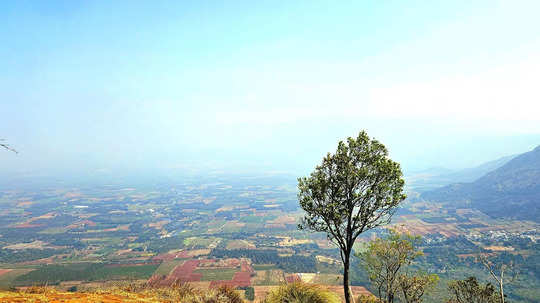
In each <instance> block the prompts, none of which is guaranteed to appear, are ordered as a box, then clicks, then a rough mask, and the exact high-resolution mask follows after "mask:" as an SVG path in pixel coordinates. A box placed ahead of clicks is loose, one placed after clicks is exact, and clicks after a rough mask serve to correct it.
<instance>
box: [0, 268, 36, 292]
mask: <svg viewBox="0 0 540 303" xmlns="http://www.w3.org/2000/svg"><path fill="white" fill-rule="evenodd" d="M32 270H33V269H31V268H27V269H14V270H12V271H10V272H7V273H5V274H3V275H1V276H0V289H9V288H10V287H11V285H12V284H13V281H14V280H15V279H16V278H17V277H19V276H22V275H24V274H27V273H29V272H31V271H32Z"/></svg>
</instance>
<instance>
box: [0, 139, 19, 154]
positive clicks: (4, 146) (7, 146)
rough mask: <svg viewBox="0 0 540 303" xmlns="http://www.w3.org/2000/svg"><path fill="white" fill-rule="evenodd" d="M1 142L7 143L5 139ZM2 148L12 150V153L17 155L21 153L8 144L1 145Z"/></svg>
mask: <svg viewBox="0 0 540 303" xmlns="http://www.w3.org/2000/svg"><path fill="white" fill-rule="evenodd" d="M0 141H5V140H4V139H0ZM0 147H3V148H5V149H7V150H10V151H12V152H14V153H16V154H18V153H19V152H18V151H17V150H15V149H14V148H12V147H11V146H9V145H8V144H6V143H0Z"/></svg>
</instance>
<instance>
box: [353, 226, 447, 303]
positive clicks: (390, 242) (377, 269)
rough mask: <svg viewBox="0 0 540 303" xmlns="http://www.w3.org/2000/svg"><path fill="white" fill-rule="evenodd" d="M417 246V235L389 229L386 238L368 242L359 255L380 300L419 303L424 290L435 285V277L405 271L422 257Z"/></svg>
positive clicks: (391, 302)
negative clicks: (398, 297) (398, 299)
mask: <svg viewBox="0 0 540 303" xmlns="http://www.w3.org/2000/svg"><path fill="white" fill-rule="evenodd" d="M420 243H421V238H420V237H419V236H412V235H411V234H408V233H399V232H397V231H396V230H392V229H391V230H389V234H388V236H387V237H385V238H377V239H375V240H372V241H370V242H369V243H368V244H367V247H366V250H365V251H364V252H362V253H359V254H358V257H360V258H361V259H362V262H363V264H364V266H365V268H366V270H367V272H368V275H369V279H370V280H371V282H372V283H373V284H374V285H375V288H376V289H377V294H378V297H379V299H381V300H382V301H384V302H387V303H393V302H394V300H395V298H396V297H397V296H398V295H399V296H400V297H401V299H402V301H403V302H407V303H413V302H414V303H417V302H422V297H423V295H424V293H425V292H426V290H427V289H429V288H431V287H432V286H434V285H435V284H436V283H437V282H438V280H439V277H438V276H437V275H434V274H431V275H429V274H425V273H420V272H417V273H409V272H407V267H408V266H409V265H410V264H412V262H413V261H414V260H415V259H416V258H418V257H420V256H422V255H423V252H422V251H420V250H419V249H418V245H419V244H420Z"/></svg>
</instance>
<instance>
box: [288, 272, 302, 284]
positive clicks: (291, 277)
mask: <svg viewBox="0 0 540 303" xmlns="http://www.w3.org/2000/svg"><path fill="white" fill-rule="evenodd" d="M285 281H287V283H293V282H301V281H302V279H301V278H300V276H299V275H297V274H292V275H288V276H286V277H285Z"/></svg>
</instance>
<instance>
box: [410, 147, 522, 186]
mask: <svg viewBox="0 0 540 303" xmlns="http://www.w3.org/2000/svg"><path fill="white" fill-rule="evenodd" d="M514 157H516V155H511V156H506V157H502V158H499V159H496V160H493V161H489V162H486V163H483V164H480V165H478V166H475V167H470V168H465V169H462V170H455V171H454V170H450V169H446V168H439V167H434V168H430V169H427V170H423V171H417V172H414V173H411V174H408V175H407V177H408V181H409V182H408V183H409V186H411V187H412V188H414V189H415V190H416V191H418V192H426V191H431V190H434V189H436V188H439V187H441V186H445V185H449V184H452V183H466V182H473V181H475V180H477V179H478V178H480V177H482V176H484V175H485V174H487V173H488V172H491V171H493V170H495V169H497V168H499V167H501V166H503V165H505V164H506V163H508V161H510V160H512V159H513V158H514Z"/></svg>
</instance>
